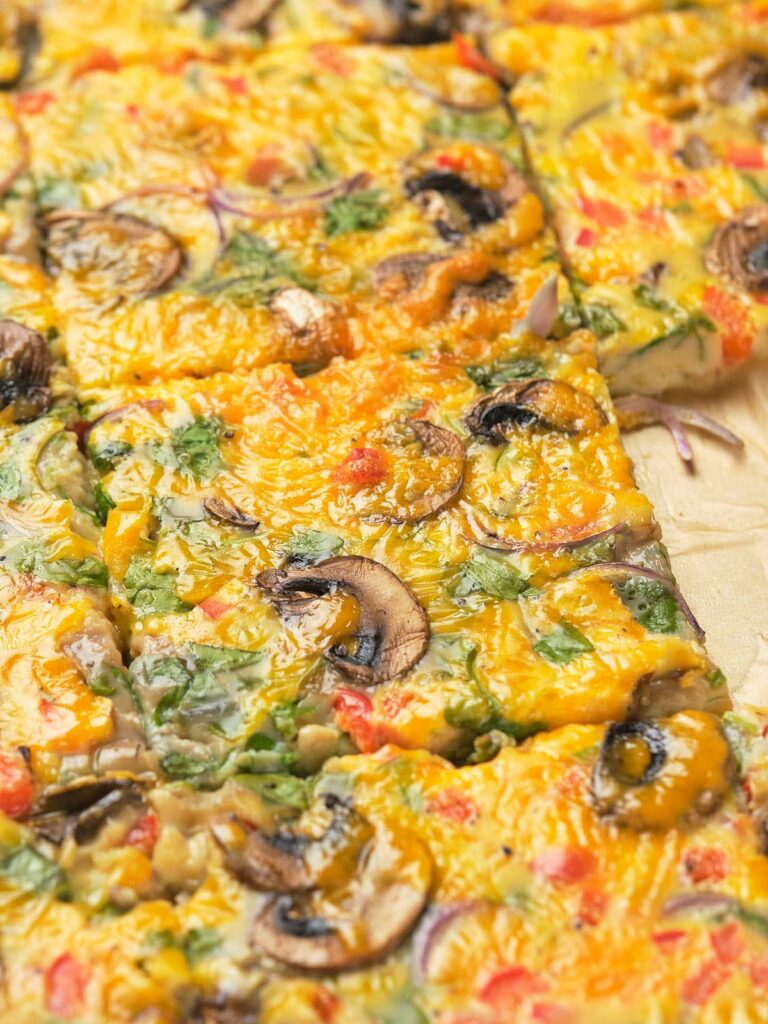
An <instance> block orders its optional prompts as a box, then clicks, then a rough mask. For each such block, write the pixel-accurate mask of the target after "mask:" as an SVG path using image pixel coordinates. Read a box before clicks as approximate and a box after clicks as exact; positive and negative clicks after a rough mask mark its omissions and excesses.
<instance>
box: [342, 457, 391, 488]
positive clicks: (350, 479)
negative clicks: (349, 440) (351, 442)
mask: <svg viewBox="0 0 768 1024" xmlns="http://www.w3.org/2000/svg"><path fill="white" fill-rule="evenodd" d="M331 475H332V476H333V479H334V480H335V481H336V483H337V484H350V485H352V486H353V487H372V486H373V485H374V484H380V483H381V482H382V480H386V478H387V460H386V458H385V456H384V452H382V451H381V450H380V449H379V448H353V449H352V451H351V452H350V453H349V455H348V456H347V457H346V459H344V461H343V462H342V463H341V464H340V465H338V466H336V467H335V468H334V470H333V472H332V474H331Z"/></svg>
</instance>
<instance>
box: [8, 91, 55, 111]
mask: <svg viewBox="0 0 768 1024" xmlns="http://www.w3.org/2000/svg"><path fill="white" fill-rule="evenodd" d="M55 100H56V94H55V93H53V92H49V91H48V90H47V89H43V90H41V91H40V92H22V93H19V95H18V96H17V97H16V109H17V110H18V112H19V113H20V114H42V112H43V111H44V110H45V108H46V107H47V106H48V105H49V104H51V103H53V102H54V101H55Z"/></svg>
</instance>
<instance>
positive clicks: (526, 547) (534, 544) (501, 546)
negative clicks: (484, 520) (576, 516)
mask: <svg viewBox="0 0 768 1024" xmlns="http://www.w3.org/2000/svg"><path fill="white" fill-rule="evenodd" d="M628 530H629V525H628V524H627V523H616V525H615V526H609V527H608V529H607V530H600V532H599V533H592V534H588V535H587V536H586V537H579V538H578V539H577V540H552V541H527V540H505V539H504V537H499V536H498V535H497V534H495V533H487V534H486V535H485V537H484V539H483V540H482V541H479V544H480V546H481V547H484V548H490V549H491V550H493V551H519V552H522V553H524V554H525V553H527V552H531V553H546V552H548V551H575V550H576V549H577V548H581V547H586V545H587V544H592V543H593V542H594V541H599V540H604V539H605V538H606V537H613V536H616V535H617V534H620V533H626V532H627V531H628Z"/></svg>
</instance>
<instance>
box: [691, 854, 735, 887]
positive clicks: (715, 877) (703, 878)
mask: <svg viewBox="0 0 768 1024" xmlns="http://www.w3.org/2000/svg"><path fill="white" fill-rule="evenodd" d="M683 867H684V868H685V873H686V874H687V875H688V877H689V878H690V880H691V881H692V882H720V881H722V879H723V878H725V876H726V875H727V874H728V860H727V858H726V856H725V854H724V853H723V851H722V850H717V849H715V848H714V847H709V846H694V847H693V848H692V849H690V850H688V852H687V853H686V854H685V857H684V858H683Z"/></svg>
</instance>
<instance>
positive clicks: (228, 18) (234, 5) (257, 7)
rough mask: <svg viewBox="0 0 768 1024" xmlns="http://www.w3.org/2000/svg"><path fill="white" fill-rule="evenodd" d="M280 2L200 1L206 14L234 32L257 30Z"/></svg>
mask: <svg viewBox="0 0 768 1024" xmlns="http://www.w3.org/2000/svg"><path fill="white" fill-rule="evenodd" d="M278 3H280V0H201V2H200V3H199V4H198V6H199V7H201V8H202V9H203V10H204V11H205V13H206V14H210V15H212V16H214V17H216V18H219V19H220V20H221V22H222V23H223V24H224V25H226V27H227V28H231V29H234V30H235V31H242V30H246V29H254V28H259V27H260V25H261V23H262V22H263V21H265V20H266V18H267V17H268V16H269V15H270V14H271V13H272V11H273V10H274V8H275V7H277V5H278Z"/></svg>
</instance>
